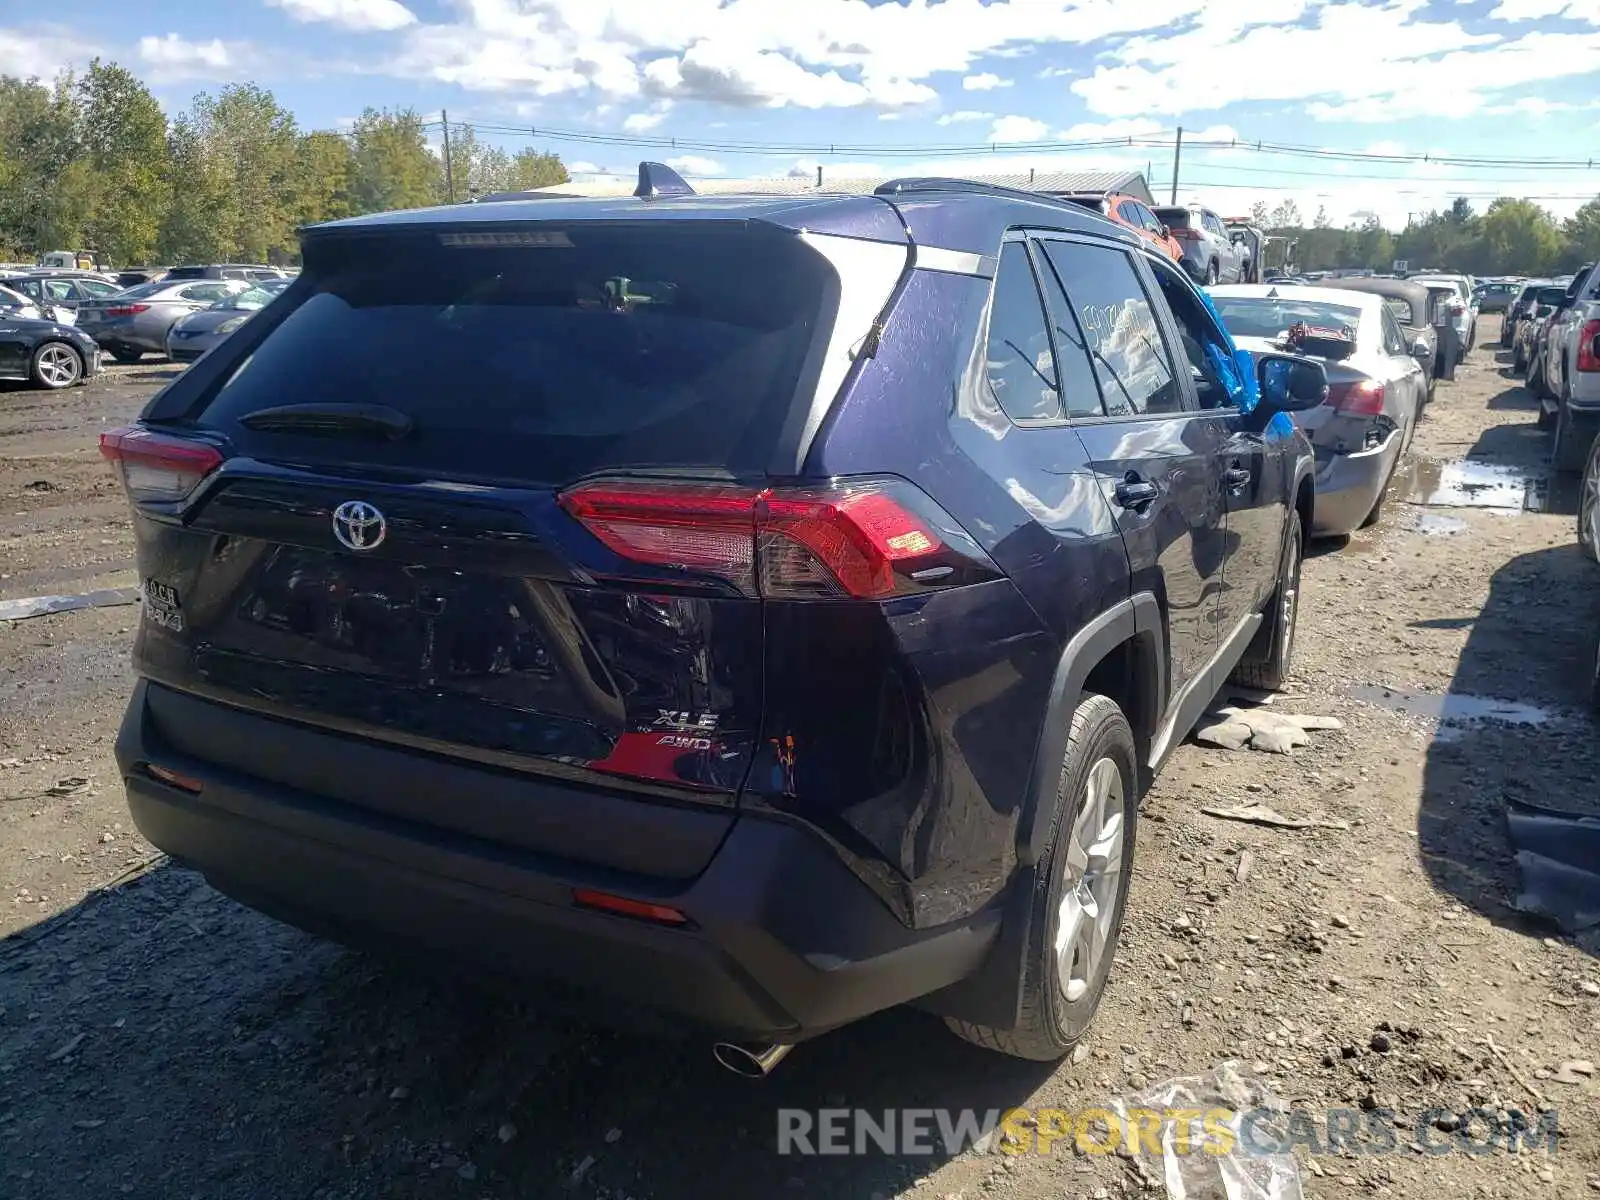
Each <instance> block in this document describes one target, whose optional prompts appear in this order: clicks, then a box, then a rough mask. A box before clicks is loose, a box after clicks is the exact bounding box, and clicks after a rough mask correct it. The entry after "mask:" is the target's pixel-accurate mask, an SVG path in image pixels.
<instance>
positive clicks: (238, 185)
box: [190, 83, 298, 262]
mask: <svg viewBox="0 0 1600 1200" xmlns="http://www.w3.org/2000/svg"><path fill="white" fill-rule="evenodd" d="M190 119H191V121H192V122H193V124H194V127H195V129H196V130H197V132H198V133H199V136H200V140H201V142H202V144H203V145H204V147H205V152H206V155H207V157H208V158H209V159H210V162H211V166H212V169H213V170H214V171H216V172H217V174H218V175H219V176H220V177H221V179H222V180H223V181H224V182H225V184H226V189H227V196H226V199H225V200H224V202H223V222H222V228H223V230H224V233H225V236H226V239H227V243H228V245H229V246H230V247H231V252H232V254H233V255H237V256H238V257H239V258H240V259H243V260H244V261H246V262H266V261H268V260H269V259H270V258H272V257H274V256H279V257H281V256H284V255H287V254H290V253H292V252H293V251H294V248H295V245H296V243H295V238H294V218H293V207H292V205H293V190H294V183H295V168H296V155H295V149H296V143H297V139H298V133H297V131H296V129H295V120H294V114H293V113H291V112H290V111H289V110H288V109H286V108H284V107H283V106H282V105H281V104H279V103H278V101H277V99H276V98H275V97H274V96H273V94H272V93H271V92H269V91H266V90H265V89H263V88H260V87H257V86H256V85H255V84H253V83H230V84H228V85H227V86H226V87H224V88H223V89H222V90H221V91H220V92H218V93H217V95H216V96H215V97H213V96H211V95H209V94H207V93H205V92H201V93H200V94H199V95H198V96H196V97H195V98H194V104H193V107H192V109H191V111H190Z"/></svg>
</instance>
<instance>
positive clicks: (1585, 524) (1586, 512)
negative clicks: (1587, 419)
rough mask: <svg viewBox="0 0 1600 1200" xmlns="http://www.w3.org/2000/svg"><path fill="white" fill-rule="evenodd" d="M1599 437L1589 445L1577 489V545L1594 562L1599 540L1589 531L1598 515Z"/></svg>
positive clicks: (1599, 553) (1597, 559)
mask: <svg viewBox="0 0 1600 1200" xmlns="http://www.w3.org/2000/svg"><path fill="white" fill-rule="evenodd" d="M1597 510H1600V437H1597V438H1595V439H1594V441H1593V442H1591V443H1590V445H1589V458H1588V461H1587V462H1585V463H1584V465H1583V484H1582V486H1581V487H1580V488H1579V489H1578V521H1577V523H1578V545H1580V546H1582V547H1583V549H1584V551H1585V552H1586V553H1587V554H1588V555H1589V557H1590V558H1592V559H1593V560H1594V561H1595V562H1597V563H1600V542H1597V541H1596V540H1595V539H1594V538H1593V537H1592V536H1590V531H1591V530H1593V529H1594V526H1595V517H1596V516H1597V515H1600V512H1597Z"/></svg>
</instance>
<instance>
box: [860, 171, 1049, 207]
mask: <svg viewBox="0 0 1600 1200" xmlns="http://www.w3.org/2000/svg"><path fill="white" fill-rule="evenodd" d="M907 192H974V193H977V194H978V195H983V196H1004V197H1007V198H1009V199H1012V200H1032V201H1033V202H1034V203H1038V202H1039V201H1041V200H1042V201H1045V202H1046V203H1056V204H1063V203H1071V201H1065V200H1062V199H1061V197H1059V196H1053V195H1051V194H1050V193H1049V192H1030V191H1027V190H1026V189H1024V188H1012V187H1004V186H1002V185H1001V184H998V183H979V182H978V181H977V180H976V179H955V178H947V177H945V176H942V175H910V176H907V177H906V178H904V179H891V180H889V182H888V183H881V184H879V185H878V186H877V187H875V188H874V189H873V190H872V194H873V195H874V196H903V195H905V194H906V193H907ZM1073 207H1075V208H1076V207H1078V206H1077V205H1073Z"/></svg>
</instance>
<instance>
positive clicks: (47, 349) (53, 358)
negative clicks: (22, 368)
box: [28, 342, 85, 391]
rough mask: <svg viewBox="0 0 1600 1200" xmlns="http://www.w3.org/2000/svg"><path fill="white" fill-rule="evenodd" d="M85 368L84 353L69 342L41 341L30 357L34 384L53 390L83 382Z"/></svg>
mask: <svg viewBox="0 0 1600 1200" xmlns="http://www.w3.org/2000/svg"><path fill="white" fill-rule="evenodd" d="M84 370H85V364H84V361H83V355H82V354H81V353H79V351H78V348H77V347H76V346H73V345H70V344H69V343H67V342H40V343H39V345H37V346H35V347H34V350H33V355H32V357H30V358H29V359H28V377H29V378H30V379H32V380H33V383H34V386H36V387H42V388H48V389H50V390H51V391H59V390H61V389H63V388H69V387H72V386H73V385H74V384H79V383H82V382H83V374H84Z"/></svg>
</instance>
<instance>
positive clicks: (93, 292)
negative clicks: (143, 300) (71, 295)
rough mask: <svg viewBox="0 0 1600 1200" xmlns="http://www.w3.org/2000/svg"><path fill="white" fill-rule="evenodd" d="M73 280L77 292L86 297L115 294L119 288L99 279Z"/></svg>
mask: <svg viewBox="0 0 1600 1200" xmlns="http://www.w3.org/2000/svg"><path fill="white" fill-rule="evenodd" d="M75 282H76V284H77V287H78V294H79V295H80V296H83V297H85V298H88V299H94V298H97V297H105V296H115V295H116V294H117V292H118V291H120V290H121V289H120V288H118V287H117V285H116V284H114V283H106V282H104V281H102V280H99V279H79V280H76V281H75Z"/></svg>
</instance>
